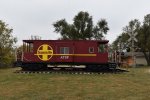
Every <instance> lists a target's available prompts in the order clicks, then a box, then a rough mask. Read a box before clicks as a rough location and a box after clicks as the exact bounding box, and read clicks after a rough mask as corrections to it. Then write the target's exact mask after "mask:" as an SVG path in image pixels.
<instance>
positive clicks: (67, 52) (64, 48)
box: [60, 47, 69, 54]
mask: <svg viewBox="0 0 150 100" xmlns="http://www.w3.org/2000/svg"><path fill="white" fill-rule="evenodd" d="M60 54H69V47H60Z"/></svg>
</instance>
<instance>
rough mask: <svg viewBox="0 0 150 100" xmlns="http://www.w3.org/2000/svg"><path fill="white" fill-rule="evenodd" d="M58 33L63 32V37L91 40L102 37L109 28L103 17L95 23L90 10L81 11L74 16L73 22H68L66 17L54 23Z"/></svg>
mask: <svg viewBox="0 0 150 100" xmlns="http://www.w3.org/2000/svg"><path fill="white" fill-rule="evenodd" d="M53 26H54V28H55V32H56V33H60V34H61V39H67V40H91V39H101V38H102V37H103V34H106V33H107V31H108V30H109V28H108V26H107V22H106V20H104V19H102V20H101V21H99V22H98V23H97V25H96V26H94V25H93V20H92V16H90V15H89V13H88V12H82V11H81V12H79V13H78V14H77V15H76V16H75V17H74V18H73V24H68V23H67V22H66V20H65V19H62V20H59V21H57V22H55V23H54V24H53Z"/></svg>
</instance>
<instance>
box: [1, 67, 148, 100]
mask: <svg viewBox="0 0 150 100" xmlns="http://www.w3.org/2000/svg"><path fill="white" fill-rule="evenodd" d="M16 69H17V68H11V69H0V100H150V68H130V69H128V70H129V71H130V72H127V73H121V74H100V75H96V74H95V75H93V74H92V75H69V74H16V73H13V72H14V71H15V70H16Z"/></svg>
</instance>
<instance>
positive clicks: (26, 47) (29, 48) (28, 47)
mask: <svg viewBox="0 0 150 100" xmlns="http://www.w3.org/2000/svg"><path fill="white" fill-rule="evenodd" d="M23 51H24V52H33V43H25V42H24V43H23Z"/></svg>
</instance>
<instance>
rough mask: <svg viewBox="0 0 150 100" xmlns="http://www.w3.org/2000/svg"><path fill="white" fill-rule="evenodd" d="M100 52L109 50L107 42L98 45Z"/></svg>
mask: <svg viewBox="0 0 150 100" xmlns="http://www.w3.org/2000/svg"><path fill="white" fill-rule="evenodd" d="M98 52H99V53H104V52H107V45H106V44H99V46H98Z"/></svg>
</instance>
